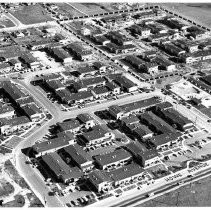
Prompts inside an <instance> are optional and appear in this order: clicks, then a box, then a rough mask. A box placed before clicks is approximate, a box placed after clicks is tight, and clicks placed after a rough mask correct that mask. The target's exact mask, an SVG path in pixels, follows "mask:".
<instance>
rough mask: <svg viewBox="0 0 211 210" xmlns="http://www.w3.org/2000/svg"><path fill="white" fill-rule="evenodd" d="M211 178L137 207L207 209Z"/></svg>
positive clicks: (210, 203)
mask: <svg viewBox="0 0 211 210" xmlns="http://www.w3.org/2000/svg"><path fill="white" fill-rule="evenodd" d="M210 196H211V177H207V178H204V179H202V180H200V181H196V182H194V183H192V184H189V185H187V186H184V187H181V188H179V189H178V190H175V191H173V192H170V193H167V194H165V195H162V196H160V197H157V198H155V199H153V200H150V201H148V202H145V203H143V204H141V205H138V206H139V207H161V206H166V207H167V206H168V207H169V206H175V207H176V206H180V207H182V206H186V207H189V206H191V207H197V206H198V207H199V206H203V207H206V206H207V207H208V206H210V205H211V200H210V199H209V198H210Z"/></svg>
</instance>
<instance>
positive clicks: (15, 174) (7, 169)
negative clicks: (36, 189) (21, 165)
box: [4, 160, 30, 189]
mask: <svg viewBox="0 0 211 210" xmlns="http://www.w3.org/2000/svg"><path fill="white" fill-rule="evenodd" d="M4 170H5V172H7V173H8V174H10V176H11V177H12V179H13V180H14V181H15V182H16V183H17V184H18V185H19V186H20V187H22V188H25V189H30V188H29V186H28V184H27V183H26V181H25V180H24V178H22V177H21V176H20V175H19V174H18V172H17V170H16V169H15V167H14V166H13V164H12V163H11V161H10V160H7V161H6V162H5V165H4Z"/></svg>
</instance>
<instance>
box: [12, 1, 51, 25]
mask: <svg viewBox="0 0 211 210" xmlns="http://www.w3.org/2000/svg"><path fill="white" fill-rule="evenodd" d="M10 13H11V14H12V15H13V16H14V17H16V18H17V19H18V20H19V21H20V22H21V23H23V24H26V25H28V24H35V23H42V22H46V21H51V20H53V19H52V18H51V17H50V16H49V15H48V14H47V13H46V11H45V10H44V9H43V8H42V6H41V5H38V4H36V5H29V6H23V7H22V8H21V9H18V10H16V11H10Z"/></svg>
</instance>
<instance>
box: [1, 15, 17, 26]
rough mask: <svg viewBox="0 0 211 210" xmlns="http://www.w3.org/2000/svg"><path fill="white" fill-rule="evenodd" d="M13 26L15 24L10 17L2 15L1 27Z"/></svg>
mask: <svg viewBox="0 0 211 210" xmlns="http://www.w3.org/2000/svg"><path fill="white" fill-rule="evenodd" d="M13 26H15V24H14V23H13V22H12V21H11V20H10V19H8V18H6V17H5V16H3V15H2V16H1V17H0V28H9V27H13Z"/></svg>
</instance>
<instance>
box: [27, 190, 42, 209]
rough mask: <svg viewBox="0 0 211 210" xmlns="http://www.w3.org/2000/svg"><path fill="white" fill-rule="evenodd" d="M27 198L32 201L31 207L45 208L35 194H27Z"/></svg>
mask: <svg viewBox="0 0 211 210" xmlns="http://www.w3.org/2000/svg"><path fill="white" fill-rule="evenodd" d="M26 195H27V198H28V199H29V201H30V206H29V207H44V206H43V204H42V203H41V202H40V200H39V199H38V198H37V196H36V195H35V194H33V193H27V194H26Z"/></svg>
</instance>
